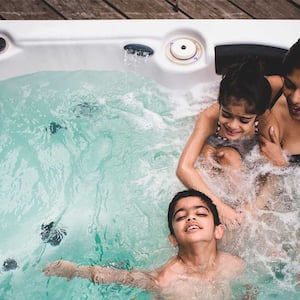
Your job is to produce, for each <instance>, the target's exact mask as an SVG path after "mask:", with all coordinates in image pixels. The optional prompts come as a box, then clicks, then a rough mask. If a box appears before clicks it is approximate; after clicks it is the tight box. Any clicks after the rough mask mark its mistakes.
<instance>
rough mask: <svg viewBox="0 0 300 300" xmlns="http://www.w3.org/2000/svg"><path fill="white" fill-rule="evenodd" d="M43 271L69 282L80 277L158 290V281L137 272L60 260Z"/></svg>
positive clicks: (47, 274) (144, 273)
mask: <svg viewBox="0 0 300 300" xmlns="http://www.w3.org/2000/svg"><path fill="white" fill-rule="evenodd" d="M42 271H43V272H44V274H45V275H46V276H58V277H66V278H67V279H68V280H70V279H72V278H74V277H80V278H86V279H89V280H91V281H93V282H95V283H99V284H109V283H118V284H121V285H128V286H134V287H137V288H142V289H147V290H156V289H157V283H156V280H155V278H154V277H153V276H151V275H150V273H147V272H143V271H137V270H133V271H126V270H121V269H113V268H109V267H101V266H77V265H76V264H74V263H72V262H69V261H64V260H58V261H55V262H52V263H49V264H47V266H46V268H44V269H43V270H42Z"/></svg>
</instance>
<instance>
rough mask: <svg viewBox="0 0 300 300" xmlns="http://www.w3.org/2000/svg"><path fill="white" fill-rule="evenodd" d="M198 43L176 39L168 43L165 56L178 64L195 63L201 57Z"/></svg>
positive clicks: (188, 39) (185, 39) (190, 39)
mask: <svg viewBox="0 0 300 300" xmlns="http://www.w3.org/2000/svg"><path fill="white" fill-rule="evenodd" d="M201 53H202V51H201V46H200V43H199V42H198V41H196V40H194V39H192V38H177V39H174V40H172V41H171V42H169V43H168V45H167V48H166V54H167V56H168V58H169V59H170V60H171V61H172V62H175V63H178V64H190V63H194V62H197V61H198V60H199V58H200V56H201Z"/></svg>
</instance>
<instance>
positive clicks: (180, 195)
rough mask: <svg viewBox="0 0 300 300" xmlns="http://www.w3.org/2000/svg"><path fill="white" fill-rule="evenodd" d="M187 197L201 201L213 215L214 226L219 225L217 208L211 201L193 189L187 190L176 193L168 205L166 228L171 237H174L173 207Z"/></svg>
mask: <svg viewBox="0 0 300 300" xmlns="http://www.w3.org/2000/svg"><path fill="white" fill-rule="evenodd" d="M187 197H198V198H199V199H201V200H202V201H203V202H205V203H206V204H207V206H208V208H209V210H210V211H211V213H212V214H213V218H214V224H215V225H216V226H217V225H220V224H221V222H220V218H219V214H218V210H217V207H216V206H215V204H214V203H213V202H212V200H211V199H210V198H209V197H208V196H206V195H205V194H203V193H202V192H199V191H196V190H193V189H189V190H185V191H182V192H179V193H177V194H176V195H175V196H174V197H173V199H172V201H171V202H170V204H169V210H168V226H169V230H170V233H171V234H172V235H174V229H173V225H172V220H173V215H174V211H175V206H176V204H177V202H178V201H179V200H180V199H182V198H187Z"/></svg>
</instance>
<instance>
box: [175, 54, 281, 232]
mask: <svg viewBox="0 0 300 300" xmlns="http://www.w3.org/2000/svg"><path fill="white" fill-rule="evenodd" d="M270 97H271V87H270V84H269V82H268V81H267V79H266V78H265V77H264V75H263V73H262V68H261V65H260V63H259V62H258V60H256V59H253V58H248V59H247V60H245V61H244V62H242V63H239V64H236V65H234V66H232V67H231V68H229V70H228V71H227V72H226V74H225V75H224V76H223V78H222V80H221V83H220V88H219V97H218V103H216V104H214V105H212V106H211V107H210V108H208V109H206V110H205V111H204V112H202V113H201V114H200V115H199V118H198V121H197V123H196V126H195V129H194V132H193V133H192V135H191V137H190V138H189V140H188V142H187V144H186V146H185V148H184V150H183V153H182V155H181V157H180V160H179V164H178V168H177V176H178V177H179V179H180V180H181V181H182V182H183V183H184V184H185V185H186V186H187V187H189V188H193V189H195V190H201V191H203V192H204V193H205V194H207V195H208V196H209V197H210V198H211V199H212V200H213V202H214V204H215V205H216V206H217V208H218V212H219V214H220V217H221V220H222V222H223V223H224V224H225V225H227V226H232V225H233V226H236V225H237V224H238V223H240V222H241V215H240V214H238V213H237V212H236V211H235V210H234V209H233V208H231V207H230V206H228V205H227V204H225V203H224V202H223V201H222V200H221V199H220V198H219V197H218V195H216V194H215V193H214V192H213V191H212V190H211V189H210V188H209V187H208V186H207V184H206V183H205V182H204V180H203V175H202V174H201V170H198V169H197V168H196V167H195V163H196V161H197V159H198V156H199V155H200V156H201V157H202V158H204V159H208V158H210V157H212V158H214V159H215V160H216V161H217V162H219V163H220V166H221V167H222V166H225V165H227V166H230V167H234V168H238V169H239V168H240V167H241V162H242V159H243V158H244V157H245V155H246V154H247V153H248V152H249V151H250V150H251V149H252V148H253V147H254V145H256V144H257V137H258V130H259V126H261V125H264V126H263V128H265V127H266V126H265V123H266V122H271V121H272V119H271V118H270V114H269V112H266V111H267V108H268V105H269V100H270ZM216 111H218V114H216ZM265 112H266V113H265ZM264 113H265V116H264V118H263V119H262V118H261V116H262V115H263V114H264ZM216 116H217V117H216ZM204 124H205V126H204ZM275 125H276V124H275V123H274V128H277V127H276V126H275ZM207 137H208V138H207Z"/></svg>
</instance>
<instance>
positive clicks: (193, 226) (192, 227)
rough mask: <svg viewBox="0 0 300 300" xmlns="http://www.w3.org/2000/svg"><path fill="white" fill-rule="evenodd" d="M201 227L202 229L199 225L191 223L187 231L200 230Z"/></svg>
mask: <svg viewBox="0 0 300 300" xmlns="http://www.w3.org/2000/svg"><path fill="white" fill-rule="evenodd" d="M199 229H202V228H201V227H200V226H199V225H197V224H191V225H189V226H188V227H187V228H186V231H195V230H199Z"/></svg>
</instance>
